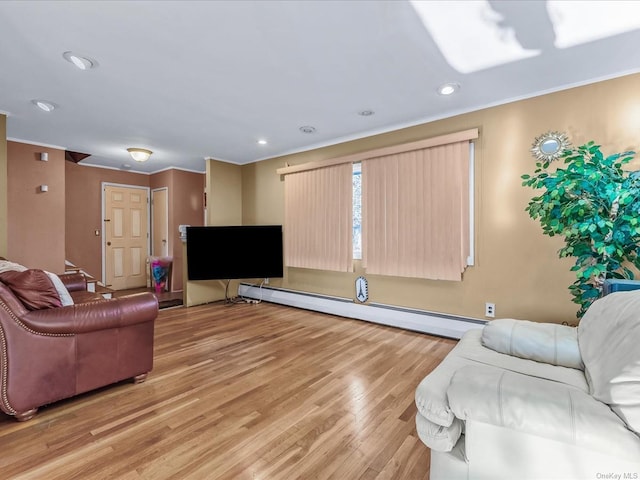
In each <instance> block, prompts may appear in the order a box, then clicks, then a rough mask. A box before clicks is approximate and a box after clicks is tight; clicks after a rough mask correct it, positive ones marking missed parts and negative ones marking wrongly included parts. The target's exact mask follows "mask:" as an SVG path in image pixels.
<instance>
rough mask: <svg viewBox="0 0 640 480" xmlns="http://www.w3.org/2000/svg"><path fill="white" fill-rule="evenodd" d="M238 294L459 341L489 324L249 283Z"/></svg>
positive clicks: (475, 320) (239, 289) (240, 287)
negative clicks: (472, 331)
mask: <svg viewBox="0 0 640 480" xmlns="http://www.w3.org/2000/svg"><path fill="white" fill-rule="evenodd" d="M238 295H240V296H241V297H244V298H251V299H255V300H264V301H265V302H271V303H278V304H281V305H288V306H291V307H297V308H303V309H305V310H313V311H316V312H322V313H329V314H331V315H338V316H340V317H346V318H354V319H356V320H364V321H367V322H373V323H379V324H381V325H388V326H390V327H398V328H404V329H405V330H413V331H416V332H422V333H429V334H432V335H438V336H441V337H448V338H460V337H461V336H462V334H463V333H464V332H466V331H467V330H471V329H474V328H482V326H483V325H484V324H485V323H486V322H485V321H484V320H480V319H477V318H470V317H459V316H456V315H446V314H443V313H435V312H428V311H426V310H417V309H413V308H405V307H397V306H393V305H385V304H382V303H367V304H360V303H355V302H354V301H353V300H352V299H350V298H342V297H333V296H328V295H319V294H315V293H307V292H299V291H295V290H286V289H283V288H273V287H265V286H263V287H260V286H257V285H251V284H249V283H241V284H240V286H239V287H238Z"/></svg>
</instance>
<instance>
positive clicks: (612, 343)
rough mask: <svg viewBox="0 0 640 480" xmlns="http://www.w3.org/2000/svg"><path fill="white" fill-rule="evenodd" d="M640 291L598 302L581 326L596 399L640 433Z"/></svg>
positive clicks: (587, 370)
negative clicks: (639, 340)
mask: <svg viewBox="0 0 640 480" xmlns="http://www.w3.org/2000/svg"><path fill="white" fill-rule="evenodd" d="M639 338H640V290H634V291H628V292H618V293H612V294H610V295H607V296H605V297H603V298H601V299H599V300H597V301H595V302H594V303H593V304H592V305H591V306H590V307H589V309H588V310H587V312H586V313H585V314H584V316H583V317H582V320H580V324H579V325H578V344H579V346H580V353H581V355H582V360H583V362H584V365H585V374H586V377H587V381H588V382H589V388H590V392H591V394H592V395H593V397H594V398H596V399H597V400H599V401H601V402H604V403H606V404H607V405H609V406H610V407H611V409H612V410H613V411H614V412H615V413H616V414H618V416H619V417H620V418H622V419H623V420H624V421H625V423H626V424H627V425H628V427H629V428H630V429H631V430H633V431H634V432H635V433H637V434H640V348H638V339H639Z"/></svg>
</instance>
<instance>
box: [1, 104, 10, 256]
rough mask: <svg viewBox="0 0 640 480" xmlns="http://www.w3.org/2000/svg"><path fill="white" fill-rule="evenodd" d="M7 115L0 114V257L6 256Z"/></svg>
mask: <svg viewBox="0 0 640 480" xmlns="http://www.w3.org/2000/svg"><path fill="white" fill-rule="evenodd" d="M7 225H8V219H7V116H6V115H2V114H0V257H5V258H6V257H7V256H8V255H9V254H8V253H7Z"/></svg>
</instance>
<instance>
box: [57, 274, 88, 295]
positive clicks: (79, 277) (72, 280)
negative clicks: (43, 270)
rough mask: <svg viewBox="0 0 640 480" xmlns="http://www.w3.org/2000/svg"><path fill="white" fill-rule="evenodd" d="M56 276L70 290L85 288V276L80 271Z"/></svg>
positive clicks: (75, 290)
mask: <svg viewBox="0 0 640 480" xmlns="http://www.w3.org/2000/svg"><path fill="white" fill-rule="evenodd" d="M58 278H59V279H60V280H62V283H63V284H64V286H65V287H66V288H67V290H68V291H70V292H77V291H80V290H86V289H87V278H86V277H85V276H84V275H83V274H81V273H63V274H61V275H58Z"/></svg>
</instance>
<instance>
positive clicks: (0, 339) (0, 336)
mask: <svg viewBox="0 0 640 480" xmlns="http://www.w3.org/2000/svg"><path fill="white" fill-rule="evenodd" d="M0 346H1V347H2V372H0V375H2V385H1V388H2V404H3V406H4V407H5V409H6V410H7V411H8V413H12V414H14V415H15V414H16V410H15V409H14V408H13V407H12V406H11V405H10V404H9V397H8V396H7V370H8V368H9V367H8V366H7V362H8V358H7V339H6V337H5V334H4V329H3V328H2V326H1V325H0Z"/></svg>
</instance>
